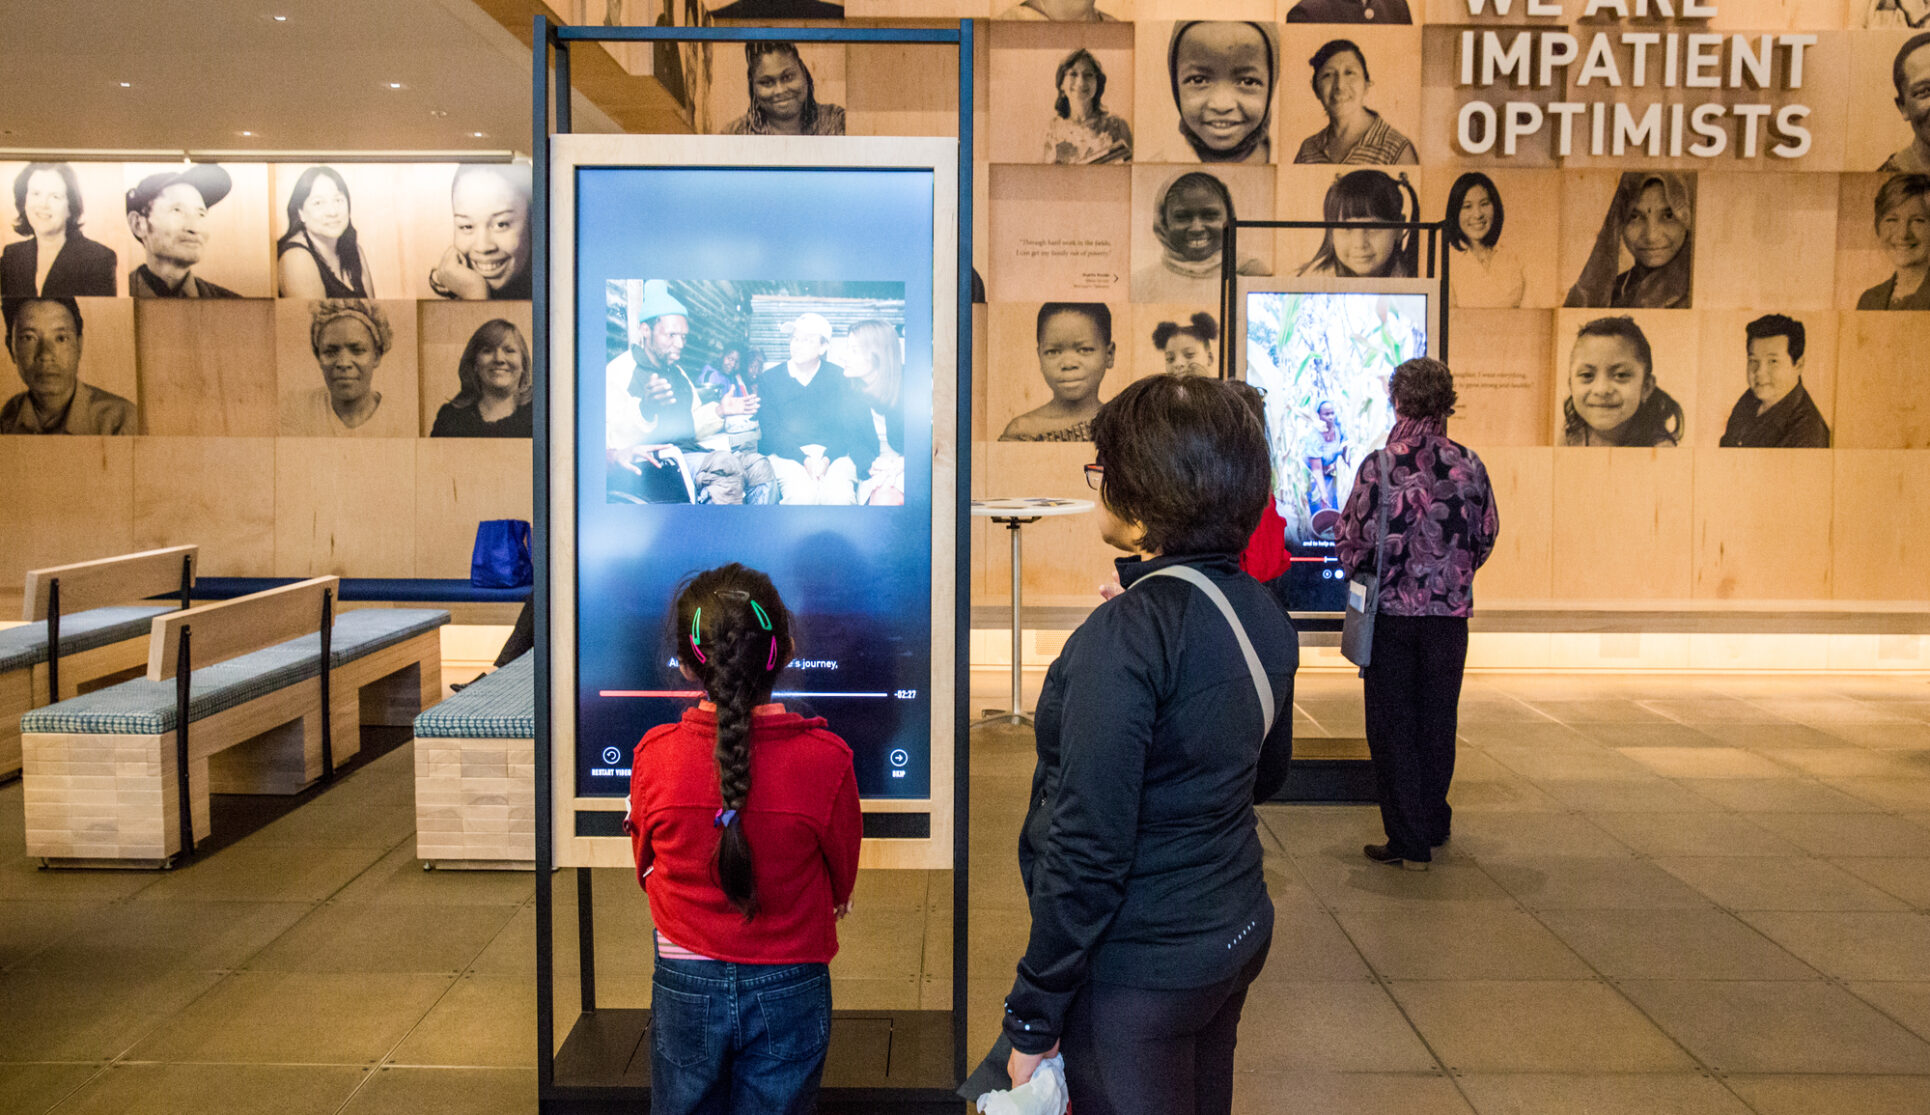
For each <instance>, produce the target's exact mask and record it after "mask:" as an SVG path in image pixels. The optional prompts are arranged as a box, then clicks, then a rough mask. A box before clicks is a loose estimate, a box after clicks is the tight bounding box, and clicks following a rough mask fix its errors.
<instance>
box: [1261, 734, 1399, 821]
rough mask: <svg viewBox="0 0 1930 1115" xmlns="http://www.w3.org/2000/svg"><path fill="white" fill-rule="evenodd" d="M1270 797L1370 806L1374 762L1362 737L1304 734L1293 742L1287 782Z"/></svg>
mask: <svg viewBox="0 0 1930 1115" xmlns="http://www.w3.org/2000/svg"><path fill="white" fill-rule="evenodd" d="M1272 800H1274V801H1283V802H1295V803H1298V804H1302V805H1373V804H1374V803H1376V802H1378V801H1379V800H1380V793H1379V791H1378V790H1377V789H1376V788H1375V786H1374V764H1373V763H1372V762H1371V761H1369V760H1368V758H1367V741H1366V740H1364V739H1360V738H1358V737H1356V738H1346V737H1327V736H1306V737H1302V738H1299V739H1296V740H1294V741H1293V762H1292V763H1291V764H1289V765H1288V767H1287V784H1286V785H1285V786H1282V787H1280V792H1279V793H1277V794H1275V795H1273V798H1272Z"/></svg>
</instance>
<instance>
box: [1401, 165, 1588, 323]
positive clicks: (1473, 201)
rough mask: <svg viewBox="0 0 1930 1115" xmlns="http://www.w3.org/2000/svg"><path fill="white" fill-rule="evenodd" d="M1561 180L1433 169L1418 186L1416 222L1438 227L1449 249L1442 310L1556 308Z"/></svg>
mask: <svg viewBox="0 0 1930 1115" xmlns="http://www.w3.org/2000/svg"><path fill="white" fill-rule="evenodd" d="M1561 178H1562V176H1561V173H1560V172H1559V171H1552V170H1509V169H1502V168H1491V169H1484V170H1463V171H1459V172H1456V171H1453V170H1447V169H1443V170H1435V171H1431V172H1430V173H1429V174H1428V175H1427V176H1426V178H1425V181H1424V182H1423V188H1422V190H1421V216H1422V219H1423V220H1429V221H1441V222H1443V223H1444V224H1445V226H1446V229H1445V232H1444V234H1443V235H1444V237H1445V239H1446V242H1447V247H1448V250H1449V253H1450V254H1449V266H1448V279H1449V282H1448V298H1449V305H1451V306H1455V307H1463V308H1468V309H1488V310H1495V309H1512V308H1516V307H1547V306H1553V305H1555V304H1556V303H1558V302H1559V301H1560V298H1559V297H1558V296H1557V292H1556V290H1555V270H1556V269H1555V257H1556V251H1557V248H1558V246H1559V244H1560V243H1561V237H1560V234H1559V229H1560V222H1561Z"/></svg>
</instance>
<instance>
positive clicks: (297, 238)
mask: <svg viewBox="0 0 1930 1115" xmlns="http://www.w3.org/2000/svg"><path fill="white" fill-rule="evenodd" d="M354 205H355V203H354V199H353V198H352V197H351V196H350V190H349V184H348V179H347V178H345V177H343V175H342V172H341V171H339V170H336V169H335V168H334V167H330V166H311V167H309V168H308V169H306V170H304V171H302V172H301V174H300V176H298V177H297V178H296V179H295V182H294V185H293V186H291V187H290V188H289V191H288V197H287V198H286V200H285V204H284V211H285V213H286V214H287V224H286V226H285V228H286V229H287V231H285V232H283V233H282V235H281V238H280V239H278V240H276V241H275V276H276V293H278V294H280V295H281V296H282V297H283V298H372V297H374V296H375V276H374V275H373V274H372V273H371V272H372V268H371V267H370V266H369V257H368V253H367V251H366V250H364V248H363V247H362V238H361V234H360V233H359V232H358V231H357V229H356V227H355V208H354Z"/></svg>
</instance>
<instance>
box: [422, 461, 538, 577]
mask: <svg viewBox="0 0 1930 1115" xmlns="http://www.w3.org/2000/svg"><path fill="white" fill-rule="evenodd" d="M415 451H416V468H415V478H416V491H415V575H416V576H418V577H457V578H461V577H467V576H469V558H470V555H471V554H472V553H473V552H474V550H475V541H476V524H477V523H479V522H482V521H484V520H486V519H522V520H524V521H525V522H527V521H529V519H530V518H531V511H530V509H531V506H532V491H533V487H534V482H535V478H534V474H533V473H532V472H531V465H530V443H529V442H528V441H525V440H523V439H521V438H436V439H434V440H427V441H418V442H416V443H415Z"/></svg>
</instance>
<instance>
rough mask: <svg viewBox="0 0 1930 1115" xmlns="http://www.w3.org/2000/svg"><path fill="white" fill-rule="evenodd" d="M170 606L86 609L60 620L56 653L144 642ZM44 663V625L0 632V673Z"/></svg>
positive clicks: (39, 624) (45, 655)
mask: <svg viewBox="0 0 1930 1115" xmlns="http://www.w3.org/2000/svg"><path fill="white" fill-rule="evenodd" d="M174 610H175V609H174V606H173V605H171V604H139V605H132V606H129V607H125V608H90V609H88V610H87V611H85V612H75V613H74V614H73V615H70V616H61V617H60V653H61V654H63V655H67V654H78V653H80V652H81V651H83V650H93V649H94V648H95V647H104V646H108V645H110V644H113V643H118V642H123V641H125V640H127V639H143V638H146V637H147V635H148V632H149V631H151V630H153V627H154V623H153V621H154V617H155V616H159V615H166V614H167V613H169V612H172V611H174ZM45 661H47V622H46V621H45V620H39V621H36V622H34V623H23V624H21V625H20V626H18V627H9V628H7V629H6V630H4V631H0V673H5V672H6V671H8V670H21V669H25V668H26V667H28V666H34V665H38V664H40V663H42V662H45Z"/></svg>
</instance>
